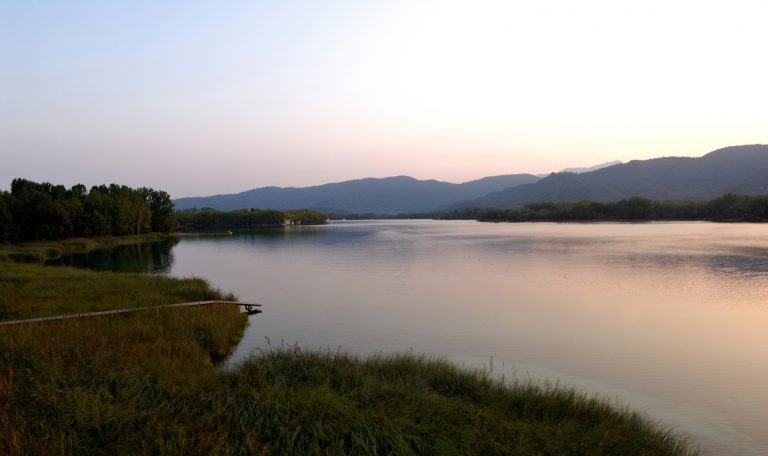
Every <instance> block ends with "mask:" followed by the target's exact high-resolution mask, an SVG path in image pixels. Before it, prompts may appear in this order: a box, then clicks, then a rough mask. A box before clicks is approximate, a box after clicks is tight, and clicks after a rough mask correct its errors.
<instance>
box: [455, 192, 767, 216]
mask: <svg viewBox="0 0 768 456" xmlns="http://www.w3.org/2000/svg"><path fill="white" fill-rule="evenodd" d="M464 215H469V216H471V218H477V219H478V220H480V221H486V222H500V221H511V222H528V221H558V222H559V221H590V220H603V221H641V220H711V221H746V222H765V221H768V195H758V196H748V195H737V194H732V193H729V194H726V195H723V196H720V197H718V198H715V199H712V200H710V201H656V200H651V199H647V198H641V197H637V196H635V197H632V198H628V199H623V200H619V201H615V202H609V203H600V202H596V201H590V200H582V201H575V202H550V203H533V204H527V205H525V207H523V208H522V209H498V208H490V209H475V210H473V211H464V212H458V211H453V212H448V213H444V214H442V216H441V218H448V219H450V218H467V217H463V216H464Z"/></svg>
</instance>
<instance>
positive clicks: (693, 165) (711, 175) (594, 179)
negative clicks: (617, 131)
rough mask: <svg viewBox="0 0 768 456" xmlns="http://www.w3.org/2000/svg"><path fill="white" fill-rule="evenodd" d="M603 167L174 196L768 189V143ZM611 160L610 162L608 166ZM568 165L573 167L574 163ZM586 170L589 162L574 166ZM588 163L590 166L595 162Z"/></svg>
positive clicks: (197, 202) (331, 198)
mask: <svg viewBox="0 0 768 456" xmlns="http://www.w3.org/2000/svg"><path fill="white" fill-rule="evenodd" d="M610 163H612V162H608V163H604V164H602V165H596V166H595V167H591V168H599V169H595V170H593V171H588V172H580V173H573V172H558V173H551V174H549V175H548V176H546V177H543V178H542V177H539V176H534V175H531V174H503V175H498V176H488V177H484V178H481V179H477V180H473V181H468V182H464V183H461V184H455V183H450V182H443V181H438V180H434V179H429V180H418V179H415V178H413V177H410V176H404V175H400V176H392V177H385V178H375V177H367V178H362V179H354V180H349V181H343V182H334V183H328V184H322V185H315V186H310V187H275V186H269V187H261V188H255V189H251V190H246V191H244V192H240V193H236V194H220V195H213V196H207V197H187V198H179V199H176V200H174V203H175V204H176V208H177V209H179V210H184V209H190V208H198V209H200V208H204V207H210V208H214V209H219V210H233V209H248V208H262V209H264V208H270V209H278V210H287V209H294V208H308V209H314V210H318V211H324V212H335V213H379V214H397V213H409V212H410V213H414V212H432V211H439V210H445V209H464V208H471V207H491V206H494V207H500V208H515V207H520V206H524V205H525V204H529V203H538V202H557V201H575V200H581V199H590V200H593V201H601V202H607V201H616V200H620V199H624V198H629V197H632V196H641V197H646V198H651V199H659V200H665V199H679V200H683V199H688V200H698V199H708V198H713V197H717V196H720V195H722V194H725V193H743V194H748V195H756V194H763V193H768V145H762V144H754V145H744V146H729V147H724V148H721V149H717V150H714V151H711V152H709V153H707V154H705V155H703V156H701V157H675V156H670V157H659V158H652V159H647V160H631V161H628V162H626V163H620V162H619V163H616V164H612V165H611V164H610ZM606 164H608V165H609V166H603V165H606ZM566 169H568V168H566ZM573 169H575V170H581V169H584V168H573ZM587 169H588V168H587Z"/></svg>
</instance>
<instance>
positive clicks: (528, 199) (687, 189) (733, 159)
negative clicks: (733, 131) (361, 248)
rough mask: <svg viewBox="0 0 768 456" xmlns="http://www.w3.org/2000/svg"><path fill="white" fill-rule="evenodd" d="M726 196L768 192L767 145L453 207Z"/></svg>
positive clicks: (654, 162)
mask: <svg viewBox="0 0 768 456" xmlns="http://www.w3.org/2000/svg"><path fill="white" fill-rule="evenodd" d="M725 193H743V194H747V195H756V194H764V193H768V145H750V146H733V147H726V148H724V149H719V150H716V151H714V152H711V153H709V154H707V155H705V156H703V157H699V158H688V157H665V158H655V159H651V160H633V161H630V162H628V163H625V164H617V165H614V166H609V167H607V168H602V169H599V170H597V171H592V172H588V173H582V174H575V173H553V174H551V175H549V176H548V177H545V178H543V179H541V180H539V181H538V182H535V183H532V184H527V185H521V186H517V187H514V188H508V189H504V190H501V191H497V192H493V193H490V194H488V195H485V196H483V197H480V198H477V199H474V200H472V201H467V202H463V203H460V204H457V205H455V206H454V207H457V208H459V207H487V206H496V207H502V208H513V207H520V206H523V205H525V204H528V203H534V202H547V201H575V200H580V199H590V200H593V201H615V200H619V199H622V198H629V197H632V196H643V197H646V198H652V199H660V200H664V199H679V200H682V199H705V198H713V197H716V196H719V195H722V194H725Z"/></svg>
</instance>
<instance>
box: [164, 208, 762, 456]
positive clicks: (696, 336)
mask: <svg viewBox="0 0 768 456" xmlns="http://www.w3.org/2000/svg"><path fill="white" fill-rule="evenodd" d="M170 274H172V275H174V276H181V277H187V276H190V275H195V276H199V277H203V278H206V279H208V280H209V281H210V282H211V283H212V284H214V285H215V286H217V287H220V288H222V289H224V290H227V291H232V292H234V293H235V294H236V295H237V296H238V297H239V298H240V299H241V300H243V301H245V302H258V303H263V304H264V307H263V310H264V313H262V314H260V315H255V316H253V317H251V320H250V321H251V324H250V326H249V328H248V329H247V330H246V333H245V335H244V337H243V339H242V342H241V344H240V345H239V346H238V348H237V351H236V352H235V353H234V355H233V357H232V358H231V359H230V363H232V364H234V363H237V362H238V360H241V359H244V358H245V357H247V356H248V355H249V354H250V353H251V352H253V351H254V350H259V349H263V348H266V346H267V342H266V341H267V340H271V341H273V342H275V343H276V344H279V343H280V341H284V342H285V343H287V344H293V343H297V344H299V345H300V346H302V347H309V348H331V349H336V348H337V347H342V348H343V349H344V350H348V351H351V352H357V353H361V354H367V353H375V352H381V351H384V352H389V351H404V350H406V351H407V350H413V351H414V352H417V353H426V354H429V355H436V356H442V357H447V358H449V359H451V360H454V361H457V362H460V363H465V364H466V365H469V366H482V365H483V364H485V365H486V367H487V362H488V360H489V359H490V357H493V359H494V360H495V369H496V371H500V373H503V374H506V375H507V376H508V377H509V376H511V375H512V374H513V373H514V369H516V370H517V373H519V374H522V375H523V376H525V375H530V377H531V378H533V379H545V380H549V381H553V382H555V381H559V382H560V383H561V384H564V385H569V386H575V387H577V388H579V389H582V390H586V391H588V392H595V393H598V394H600V395H601V396H602V397H608V398H616V399H617V400H618V401H620V402H621V403H622V404H625V403H629V404H630V405H631V406H632V407H634V408H637V409H639V410H641V411H643V412H645V413H647V414H649V415H651V416H652V417H653V418H655V419H657V420H659V421H661V422H664V423H666V424H668V425H670V426H672V427H673V428H675V429H677V430H679V431H681V432H684V433H687V434H689V435H691V436H692V438H693V440H694V441H695V442H696V443H698V444H700V445H702V447H703V448H704V450H705V451H704V454H707V455H765V454H768V434H766V432H765V429H768V386H767V385H768V338H767V337H766V336H765V335H766V328H768V229H766V225H756V224H754V225H748V224H710V223H647V224H617V223H601V224H552V223H537V224H483V223H476V222H433V221H387V222H357V223H344V224H337V225H329V226H319V227H300V228H299V229H288V230H278V231H275V230H271V231H262V230H260V231H258V232H244V233H235V234H234V235H233V236H219V237H216V236H199V237H185V238H183V239H182V241H181V242H180V243H179V244H178V245H177V246H176V247H175V248H174V249H173V262H172V267H171V269H170ZM499 366H501V367H499ZM505 370H506V371H505Z"/></svg>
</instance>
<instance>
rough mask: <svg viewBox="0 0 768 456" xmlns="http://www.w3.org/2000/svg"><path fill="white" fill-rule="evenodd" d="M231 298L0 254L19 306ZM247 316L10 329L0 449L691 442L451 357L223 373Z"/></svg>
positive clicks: (652, 450)
mask: <svg viewBox="0 0 768 456" xmlns="http://www.w3.org/2000/svg"><path fill="white" fill-rule="evenodd" d="M132 288H133V289H134V290H133V291H132V290H131V289H132ZM131 293H133V294H131ZM222 297H223V296H222V295H221V293H220V292H218V291H216V290H211V289H210V288H209V287H208V286H207V284H205V282H203V281H199V280H183V281H179V280H175V279H167V278H159V277H153V276H147V275H139V274H121V273H101V272H91V271H80V270H75V269H71V268H58V267H57V268H53V267H43V266H39V265H23V264H13V263H6V264H0V302H2V303H3V304H4V305H5V309H6V312H8V313H13V315H14V316H15V317H26V316H30V317H31V316H36V315H44V314H56V313H62V312H64V311H72V310H76V311H83V310H95V309H102V308H109V307H110V306H115V307H117V306H132V307H133V306H137V305H150V304H158V303H161V302H171V301H176V302H180V301H186V300H196V299H221V298H222ZM85 298H87V299H85ZM84 303H88V304H87V305H86V304H84ZM244 324H245V317H244V316H243V315H242V314H239V313H238V311H237V309H236V308H235V307H234V306H228V305H216V306H205V307H199V308H181V309H152V310H147V311H144V312H139V313H132V314H123V315H119V316H109V317H96V318H84V319H75V320H67V321H57V322H49V323H36V324H28V325H14V326H0V436H2V438H0V454H105V455H106V454H110V455H111V454H184V455H187V454H206V455H207V454H361V455H367V454H368V455H375V454H381V455H386V454H403V455H408V454H433V455H446V454H447V455H450V454H456V455H464V454H470V455H471V454H477V455H487V454H514V455H625V454H631V455H693V454H696V453H695V452H694V451H693V450H691V449H690V447H688V446H687V445H686V443H685V442H684V441H682V440H680V439H679V438H678V437H676V436H675V435H674V434H672V433H670V432H669V431H668V430H665V429H663V428H660V427H659V426H657V425H655V424H654V423H652V422H650V421H648V420H647V419H645V418H643V417H642V416H640V415H638V414H636V413H633V412H631V411H629V410H625V409H621V408H616V407H614V406H612V405H610V404H608V403H606V402H604V401H601V400H598V399H595V398H590V397H587V396H584V395H581V394H579V393H576V392H574V391H573V390H570V389H564V388H555V387H548V386H541V385H535V384H531V383H513V384H509V383H502V382H501V381H499V380H495V379H493V378H491V377H489V376H488V375H487V374H485V373H483V372H478V371H467V370H464V369H459V368H457V367H455V366H453V365H451V364H450V363H448V362H445V361H441V360H433V359H428V358H422V357H416V356H412V355H390V356H376V357H371V358H365V359H362V358H355V357H351V356H349V355H347V354H344V353H336V352H322V353H318V352H311V353H305V352H302V351H301V350H299V349H298V348H291V349H285V348H281V349H275V350H271V351H268V352H265V353H262V354H261V355H260V356H258V357H254V358H251V359H250V360H248V361H247V362H245V363H244V364H243V365H241V366H240V367H239V368H237V369H234V370H232V371H220V370H219V369H218V368H217V367H216V365H215V362H214V361H215V360H216V359H219V358H221V357H222V356H224V355H225V354H226V353H228V352H229V351H230V350H231V349H232V347H233V346H234V344H235V343H236V342H237V340H238V339H239V338H240V337H241V334H242V330H243V327H244Z"/></svg>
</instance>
